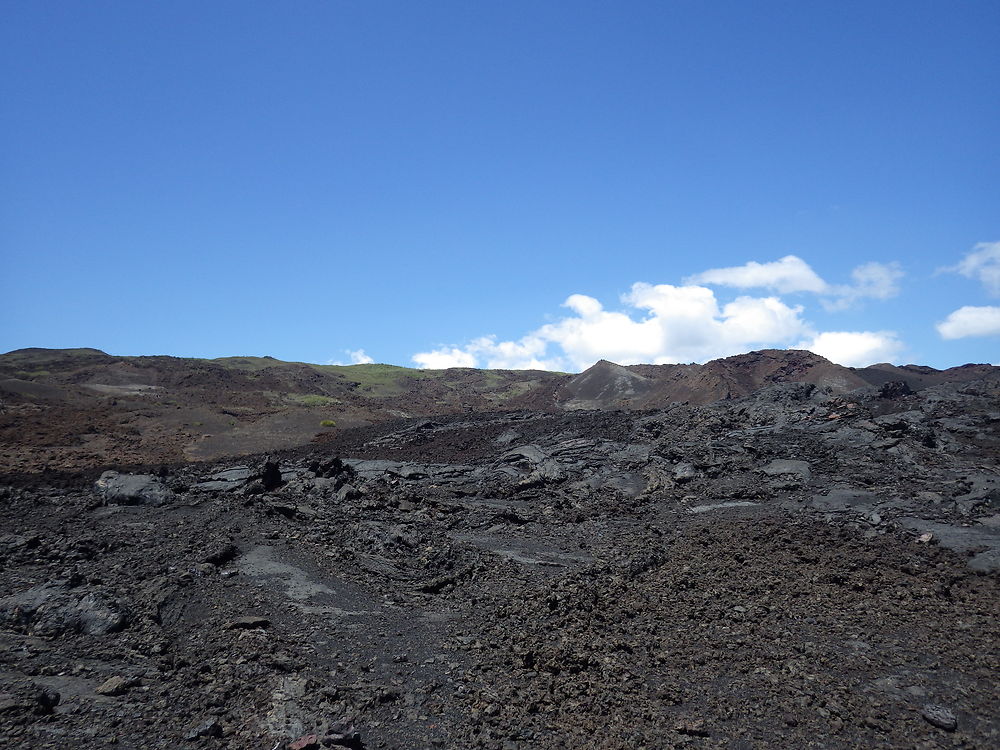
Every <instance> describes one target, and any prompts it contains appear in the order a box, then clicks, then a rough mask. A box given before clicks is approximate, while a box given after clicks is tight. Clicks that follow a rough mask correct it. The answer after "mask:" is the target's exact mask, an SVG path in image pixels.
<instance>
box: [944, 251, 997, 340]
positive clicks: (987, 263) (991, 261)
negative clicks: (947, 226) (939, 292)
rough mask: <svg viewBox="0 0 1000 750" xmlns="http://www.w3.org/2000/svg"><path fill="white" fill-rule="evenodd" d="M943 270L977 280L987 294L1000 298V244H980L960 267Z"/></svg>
mask: <svg viewBox="0 0 1000 750" xmlns="http://www.w3.org/2000/svg"><path fill="white" fill-rule="evenodd" d="M941 270H943V271H952V272H954V273H960V274H962V276H965V277H967V278H970V279H976V280H977V281H979V282H980V283H982V285H983V286H984V287H986V291H987V292H989V293H990V294H992V295H994V296H1000V242H980V243H978V244H977V245H975V247H973V249H972V251H971V252H969V253H968V254H967V255H966V256H965V257H964V258H962V260H961V261H960V262H959V263H958V265H956V266H951V267H949V268H944V269H941ZM951 338H955V337H951Z"/></svg>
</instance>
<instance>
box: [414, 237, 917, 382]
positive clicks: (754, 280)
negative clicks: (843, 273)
mask: <svg viewBox="0 0 1000 750" xmlns="http://www.w3.org/2000/svg"><path fill="white" fill-rule="evenodd" d="M902 276H903V271H902V270H901V269H900V267H899V264H898V263H865V264H864V265H860V266H857V267H856V268H855V269H854V270H853V271H852V272H851V279H852V282H851V283H850V284H845V285H837V286H835V285H831V284H828V283H827V282H826V281H824V280H823V279H822V278H820V277H819V275H818V274H816V272H815V271H813V269H812V268H811V267H810V266H809V264H808V263H806V262H805V261H804V260H802V259H801V258H798V257H796V256H794V255H787V256H785V257H784V258H781V259H780V260H777V261H773V262H770V263H757V262H750V263H747V264H745V265H742V266H732V267H729V268H716V269H711V270H708V271H705V272H704V273H700V274H696V275H695V276H692V277H690V278H689V279H686V280H685V283H683V284H681V285H679V286H674V285H672V284H648V283H644V282H639V283H636V284H633V285H632V288H631V289H630V290H629V291H628V292H627V293H625V294H623V295H622V297H621V303H622V309H619V310H608V309H605V307H604V305H603V304H601V302H600V301H599V300H597V299H595V298H593V297H589V296H587V295H585V294H573V295H570V296H569V297H568V298H567V299H566V301H565V302H564V303H563V307H565V308H566V309H567V310H568V313H567V314H565V315H564V316H563V317H561V318H559V319H557V320H555V321H554V322H551V323H547V324H546V325H543V326H541V327H540V328H537V329H535V330H533V331H530V332H529V333H528V334H526V335H525V336H523V337H521V338H519V339H516V340H510V341H498V340H497V338H496V337H495V336H484V337H480V338H477V339H474V340H473V341H471V342H469V343H467V344H466V345H464V346H448V347H443V348H440V349H435V350H433V351H429V352H419V353H417V354H415V355H414V356H413V361H414V362H415V363H416V364H417V365H418V366H419V367H429V368H431V367H432V368H443V367H482V366H485V367H489V368H503V369H526V368H531V369H546V370H582V369H585V368H587V367H590V366H591V365H592V364H593V363H594V362H596V361H597V360H599V359H610V360H612V361H614V362H618V363H619V364H623V365H629V364H638V363H653V364H676V363H680V362H706V361H708V360H710V359H717V358H719V357H728V356H731V355H734V354H741V353H744V352H747V351H750V350H751V349H761V348H782V347H788V346H791V345H793V344H797V346H796V348H806V349H811V350H812V351H815V352H817V353H818V354H821V355H823V356H825V357H828V358H829V359H831V360H833V361H834V362H838V363H841V364H845V365H849V366H858V365H867V364H871V363H873V362H880V361H888V360H892V359H894V358H895V357H897V356H898V355H899V354H900V352H902V350H903V344H902V342H900V340H899V339H898V338H897V337H896V334H895V333H894V332H891V331H831V332H819V331H817V330H816V329H815V328H814V327H813V326H812V325H811V324H810V323H809V322H808V321H807V320H806V319H805V318H804V317H803V312H804V309H803V307H802V306H801V305H789V304H787V303H786V302H785V301H783V300H782V299H780V298H779V297H778V296H775V295H771V296H761V297H758V296H752V295H741V296H739V297H736V298H735V299H733V300H731V301H729V302H726V303H725V304H723V303H722V302H720V300H719V299H718V298H717V296H716V293H715V291H714V290H713V289H711V288H710V287H709V286H706V284H711V285H721V286H729V287H737V288H741V289H748V288H766V289H771V290H773V291H774V292H777V293H792V292H812V293H815V294H817V295H819V297H820V302H822V303H823V305H824V306H825V307H827V308H828V309H844V308H846V307H849V306H850V305H852V304H854V303H855V302H856V301H857V300H859V299H862V298H867V299H887V298H889V297H892V296H894V295H895V294H898V292H899V279H900V278H901V277H902Z"/></svg>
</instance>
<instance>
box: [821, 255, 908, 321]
mask: <svg viewBox="0 0 1000 750" xmlns="http://www.w3.org/2000/svg"><path fill="white" fill-rule="evenodd" d="M903 276H904V273H903V269H902V268H900V266H899V263H865V264H863V265H860V266H858V267H857V268H855V269H854V270H853V271H851V278H852V279H853V280H854V283H853V284H845V285H841V286H835V287H831V288H830V292H831V294H832V295H833V296H832V298H830V299H824V300H823V307H825V308H826V309H827V310H847V309H849V308H850V307H852V306H853V305H855V304H856V303H857V302H858V300H860V299H866V298H867V299H890V298H891V297H895V296H896V295H897V294H899V280H900V279H901V278H903Z"/></svg>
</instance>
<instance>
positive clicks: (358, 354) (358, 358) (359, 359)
mask: <svg viewBox="0 0 1000 750" xmlns="http://www.w3.org/2000/svg"><path fill="white" fill-rule="evenodd" d="M344 354H346V355H347V356H348V361H347V362H341V361H339V360H337V361H335V360H332V359H331V360H330V361H329V362H327V364H328V365H370V364H371V363H372V362H374V361H375V360H374V359H372V358H371V357H369V356H368V355H367V354H365V350H364V349H344Z"/></svg>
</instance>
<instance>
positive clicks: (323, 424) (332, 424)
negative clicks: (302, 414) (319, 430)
mask: <svg viewBox="0 0 1000 750" xmlns="http://www.w3.org/2000/svg"><path fill="white" fill-rule="evenodd" d="M319 426H320V427H336V426H337V423H336V422H334V421H333V420H332V419H324V420H323V421H322V422H320V423H319Z"/></svg>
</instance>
